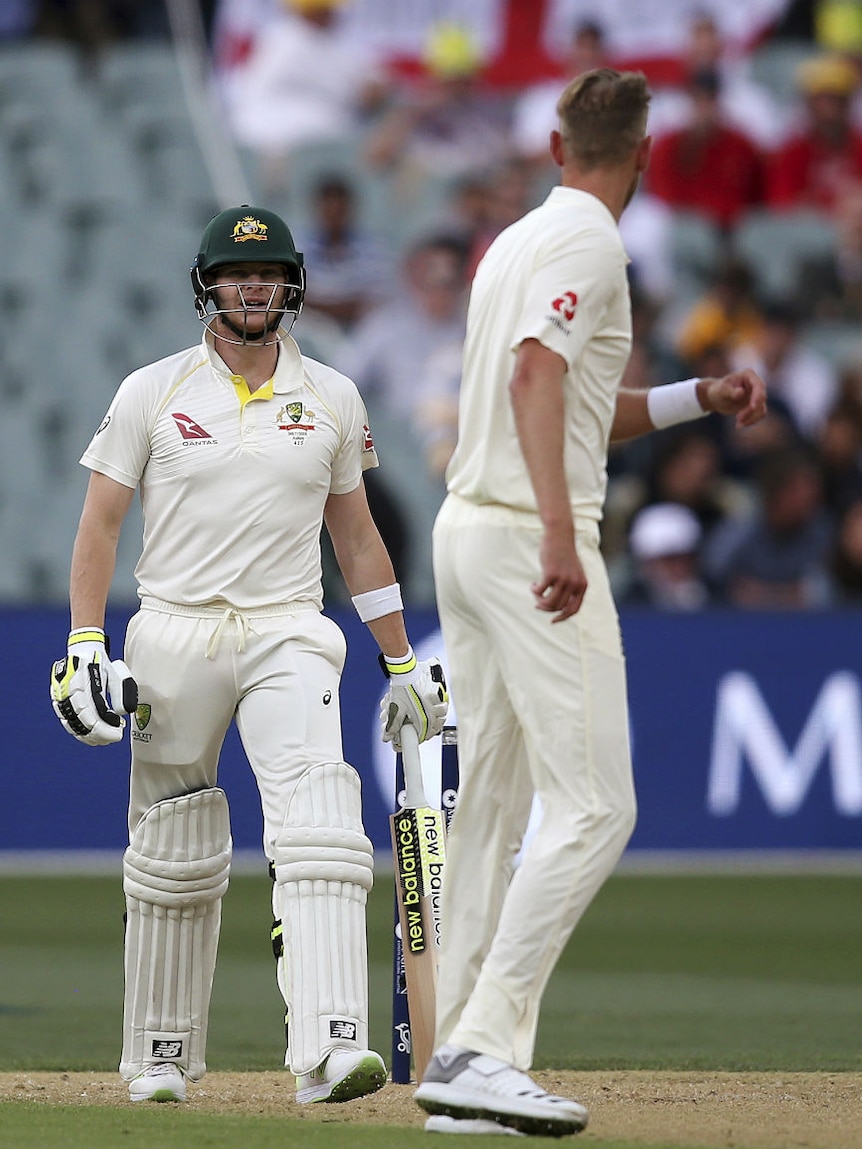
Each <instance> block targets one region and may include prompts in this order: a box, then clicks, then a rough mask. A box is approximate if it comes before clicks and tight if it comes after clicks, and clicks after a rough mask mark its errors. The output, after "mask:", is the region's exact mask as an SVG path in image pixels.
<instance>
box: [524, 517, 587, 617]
mask: <svg viewBox="0 0 862 1149" xmlns="http://www.w3.org/2000/svg"><path fill="white" fill-rule="evenodd" d="M540 558H541V562H542V578H541V581H539V582H534V583H533V584H532V586H531V587H530V590H531V591H532V592H533V598H534V599H535V603H536V609H537V610H545V611H548V612H549V613H551V614H554V615H555V617H554V618H552V619H551V622H563V621H564V620H565V619H567V618H571V617H572V615H573V614H577V612H578V611H579V610H580V609H581V603H582V602H583V601H584V595H585V594H586V592H587V576H586V575H585V574H584V568H583V567H582V566H581V560H580V559H579V558H578V552H577V550H576V549H575V540H574V535H573V534H570V533H569V532H564V533H562V534H555V533H553V532H551V531H546V532H545V535H544V538H543V539H542V547H541V550H540Z"/></svg>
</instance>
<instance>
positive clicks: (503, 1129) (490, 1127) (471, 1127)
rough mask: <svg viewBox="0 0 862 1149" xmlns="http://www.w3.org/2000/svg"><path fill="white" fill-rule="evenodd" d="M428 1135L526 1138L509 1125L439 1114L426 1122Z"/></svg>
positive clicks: (475, 1118) (483, 1119)
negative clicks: (446, 1134)
mask: <svg viewBox="0 0 862 1149" xmlns="http://www.w3.org/2000/svg"><path fill="white" fill-rule="evenodd" d="M425 1132H426V1133H467V1134H471V1133H472V1134H474V1135H477V1134H478V1135H492V1136H493V1135H494V1134H496V1133H509V1134H511V1136H512V1137H524V1136H525V1134H523V1133H521V1132H519V1131H518V1130H517V1129H512V1128H511V1127H510V1126H508V1125H500V1124H498V1122H496V1121H486V1120H485V1118H484V1117H444V1116H443V1114H442V1113H438V1114H437V1116H436V1117H429V1118H428V1120H427V1121H426V1122H425Z"/></svg>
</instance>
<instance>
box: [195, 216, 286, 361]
mask: <svg viewBox="0 0 862 1149" xmlns="http://www.w3.org/2000/svg"><path fill="white" fill-rule="evenodd" d="M234 263H278V264H281V265H283V266H284V268H285V270H286V273H287V286H286V287H285V286H284V285H283V284H273V285H272V288H273V289H272V292H271V295H270V305H269V307H268V308H267V310H270V308H271V310H272V320H271V321H270V322H268V323H267V325H266V328H267V331H275V330H276V329H277V328H278V326H279V324H280V323H282V322H284V317H285V316H289V317H290V322H289V325H288V330H289V329H290V327H292V326H293V324H294V322H295V321H296V319H297V317H298V315H299V313H300V311H301V310H302V301H303V299H304V298H305V267H304V263H303V258H302V252H299V251H297V250H296V244H295V243H294V242H293V236H292V235H291V234H290V230H289V228H288V226H287V224H286V223H285V222H284V220H283V219H282V218H281V217H280V216H278V215H276V214H275V212H272V211H268V210H267V209H266V208H260V207H252V206H251V205H250V204H247V203H246V204H241V205H240V206H239V207H232V208H227V209H226V210H225V211H222V212H219V214H218V215H216V216H213V218H212V219H211V220H210V221H209V223H208V224H207V226H206V228H205V229H204V233H203V236H202V237H201V243H200V250H199V251H198V254H197V255H196V256H195V260H194V263H193V264H192V267H191V279H192V288H193V289H194V293H195V310H196V311H197V314H198V318H199V319H200V320H201V321H202V322H203V323H204V324H205V325H206V326H207V327H209V326H210V324H211V323H212V321H213V320H214V319H215V318H216V316H218V315H221V316H223V317H224V319H225V322H226V324H227V326H228V327H229V328H230V329H231V330H232V331H234V333H235V334H236V335H237V337H238V338H237V340H236V342H239V343H245V342H246V341H247V339H246V330H247V322H248V309H247V307H246V305H245V301H244V298H243V295H242V290H241V289H240V299H241V301H242V305H241V306H240V307H233V308H230V309H225V308H220V307H219V305H218V303H217V301H216V299H215V292H214V286H213V285H214V279H215V275H214V273H215V271H216V270H217V269H218V268H219V267H223V266H225V264H234ZM280 291H283V293H284V299H283V301H282V300H279V301H278V305H277V306H274V305H273V304H274V301H275V299H276V297H277V295H278V294H279V292H280ZM220 335H221V337H222V338H224V335H223V334H222V333H220ZM272 341H273V342H274V339H273V340H272ZM255 342H256V340H255Z"/></svg>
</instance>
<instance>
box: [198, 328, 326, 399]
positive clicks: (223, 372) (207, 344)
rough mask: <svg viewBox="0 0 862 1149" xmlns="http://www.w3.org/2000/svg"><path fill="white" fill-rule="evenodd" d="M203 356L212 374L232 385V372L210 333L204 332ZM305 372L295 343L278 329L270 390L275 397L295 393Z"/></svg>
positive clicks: (282, 329)
mask: <svg viewBox="0 0 862 1149" xmlns="http://www.w3.org/2000/svg"><path fill="white" fill-rule="evenodd" d="M202 346H203V351H204V354H205V355H206V357H207V359H208V360H209V364H210V367H211V368H212V370H213V372H214V373H215V374H216V375H217V376H218V377H219V378H220V379H224V380H226V381H227V382H228V383H231V385H233V384H232V380H233V376H234V372H233V371H231V370H230V368H229V367H228V365H227V364H226V363H225V361H224V360H223V359H222V357H221V355H219V353H218V352H217V351H216V349H215V336H214V335H213V334H212V332H210V331H205V332H204V337H203V340H202ZM304 378H305V371H304V369H303V366H302V355H301V353H300V350H299V347H298V346H297V343H296V341H295V340H294V339H293V338H291V336H290V335H288V333H287V332H286V331H285V330H284V328H279V333H278V361H277V362H276V365H275V372H274V374H273V376H272V390H273V393H274V394H276V395H284V394H286V393H287V392H289V391H295V390H296V389H297V388H298V387H301V386H302V383H303V380H304Z"/></svg>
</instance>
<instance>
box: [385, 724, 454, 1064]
mask: <svg viewBox="0 0 862 1149" xmlns="http://www.w3.org/2000/svg"><path fill="white" fill-rule="evenodd" d="M401 756H402V762H403V766H404V802H403V805H402V807H401V809H400V810H398V811H397V813H395V814H392V815H391V816H390V818H389V829H390V833H391V835H392V858H393V863H394V866H395V892H396V897H397V900H398V919H399V922H400V924H401V945H402V950H403V955H404V975H405V978H406V981H407V1004H408V1010H409V1017H410V1039H411V1050H412V1053H413V1063H414V1066H415V1068H416V1079H417V1081H420V1082H421V1080H422V1077H423V1075H424V1073H425V1068H426V1066H427V1065H428V1062H429V1060H430V1058H431V1054H432V1053H433V1052H434V1026H435V1008H436V1001H437V962H438V958H439V952H440V908H441V899H440V892H441V886H442V882H443V865H444V861H445V842H446V838H445V833H446V831H445V825H444V821H443V814H442V812H441V811H440V810H438V809H436V807H434V806H429V805H428V800H427V798H426V797H425V786H424V783H423V781H422V761H421V759H420V757H419V736H418V734H417V733H416V730H415V728H414V727H413V726H411V725H410V724H409V723H406V722H405V723H404V725H403V726H402V727H401Z"/></svg>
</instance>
